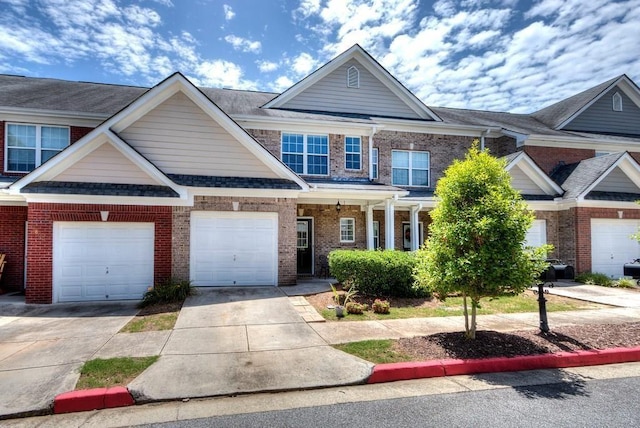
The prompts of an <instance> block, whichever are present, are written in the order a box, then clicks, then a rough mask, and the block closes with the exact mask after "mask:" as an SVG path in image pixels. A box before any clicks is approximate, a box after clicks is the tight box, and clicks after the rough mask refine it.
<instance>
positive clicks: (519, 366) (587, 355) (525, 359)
mask: <svg viewBox="0 0 640 428" xmlns="http://www.w3.org/2000/svg"><path fill="white" fill-rule="evenodd" d="M632 361H640V347H634V348H612V349H604V350H594V351H576V352H559V353H557V354H541V355H527V356H522V357H512V358H504V357H500V358H483V359H478V360H453V359H452V360H435V361H424V362H415V363H391V364H377V365H375V366H374V367H373V371H372V373H371V376H370V377H369V379H368V380H367V383H381V382H393V381H397V380H408V379H421V378H428V377H441V376H456V375H465V374H478V373H495V372H514V371H524V370H536V369H553V368H564V367H578V366H595V365H601V364H617V363H628V362H632Z"/></svg>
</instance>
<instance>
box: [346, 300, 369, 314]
mask: <svg viewBox="0 0 640 428" xmlns="http://www.w3.org/2000/svg"><path fill="white" fill-rule="evenodd" d="M345 307H346V308H347V313H348V314H355V315H362V313H363V312H364V311H365V310H366V309H367V305H364V304H362V303H356V302H349V303H347V305H346V306H345Z"/></svg>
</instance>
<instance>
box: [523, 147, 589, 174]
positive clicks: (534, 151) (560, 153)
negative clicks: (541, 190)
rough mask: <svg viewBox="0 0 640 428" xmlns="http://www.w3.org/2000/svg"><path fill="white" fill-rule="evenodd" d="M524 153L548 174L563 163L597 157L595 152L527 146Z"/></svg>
mask: <svg viewBox="0 0 640 428" xmlns="http://www.w3.org/2000/svg"><path fill="white" fill-rule="evenodd" d="M524 151H525V153H526V154H528V155H529V156H530V157H531V159H533V160H534V161H535V163H537V164H538V166H539V167H540V168H542V170H543V171H544V172H546V173H547V174H549V173H550V172H551V171H552V170H553V168H554V167H555V166H556V165H558V163H559V162H561V161H562V162H564V163H565V164H571V163H576V162H580V161H581V160H585V159H589V158H592V157H594V156H595V155H596V151H595V150H588V149H564V148H558V147H538V146H525V148H524Z"/></svg>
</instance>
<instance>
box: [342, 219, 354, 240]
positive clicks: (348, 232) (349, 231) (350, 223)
mask: <svg viewBox="0 0 640 428" xmlns="http://www.w3.org/2000/svg"><path fill="white" fill-rule="evenodd" d="M355 240H356V220H355V219H354V218H341V219H340V242H355Z"/></svg>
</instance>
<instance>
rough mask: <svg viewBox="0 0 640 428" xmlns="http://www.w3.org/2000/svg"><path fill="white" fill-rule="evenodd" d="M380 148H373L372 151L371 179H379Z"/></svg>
mask: <svg viewBox="0 0 640 428" xmlns="http://www.w3.org/2000/svg"><path fill="white" fill-rule="evenodd" d="M378 156H379V153H378V148H377V147H373V148H372V149H371V179H373V180H377V179H378V159H379V157H378Z"/></svg>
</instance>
